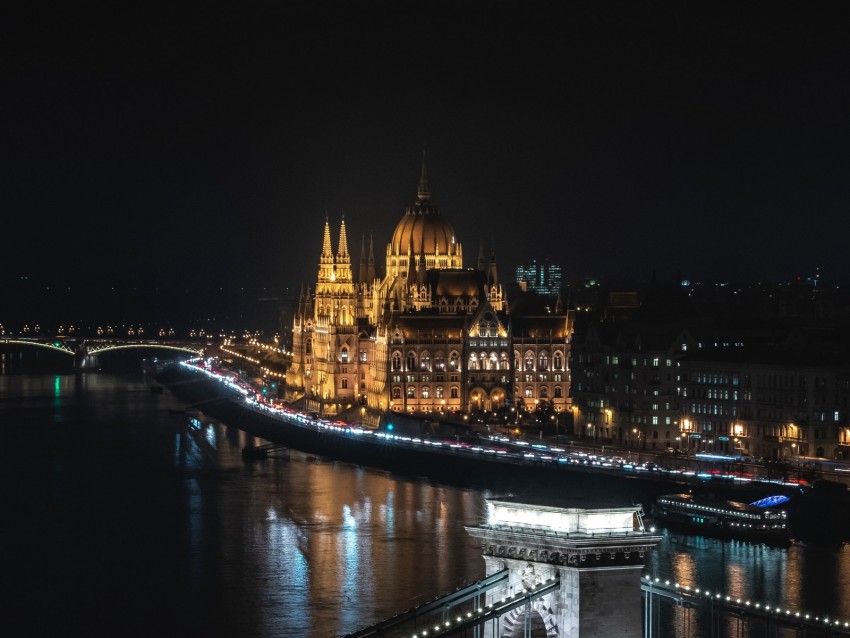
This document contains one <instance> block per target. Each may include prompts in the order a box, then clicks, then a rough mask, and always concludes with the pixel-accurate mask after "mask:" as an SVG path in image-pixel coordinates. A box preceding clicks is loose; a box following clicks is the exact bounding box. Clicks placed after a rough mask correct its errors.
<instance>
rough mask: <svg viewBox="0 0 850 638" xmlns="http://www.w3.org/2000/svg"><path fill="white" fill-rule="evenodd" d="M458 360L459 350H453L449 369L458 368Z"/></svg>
mask: <svg viewBox="0 0 850 638" xmlns="http://www.w3.org/2000/svg"><path fill="white" fill-rule="evenodd" d="M457 360H458V355H457V352H452V353H451V354H450V355H449V370H457Z"/></svg>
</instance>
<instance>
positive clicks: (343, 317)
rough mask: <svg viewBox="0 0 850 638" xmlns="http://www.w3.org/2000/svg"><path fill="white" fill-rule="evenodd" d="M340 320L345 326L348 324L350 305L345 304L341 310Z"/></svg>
mask: <svg viewBox="0 0 850 638" xmlns="http://www.w3.org/2000/svg"><path fill="white" fill-rule="evenodd" d="M339 322H340V324H342V325H343V326H347V325H348V306H343V307H342V308H340V310H339Z"/></svg>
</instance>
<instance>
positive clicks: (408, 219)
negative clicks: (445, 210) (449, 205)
mask: <svg viewBox="0 0 850 638" xmlns="http://www.w3.org/2000/svg"><path fill="white" fill-rule="evenodd" d="M420 204H421V202H417V203H416V205H415V206H413V208H408V209H407V211H406V212H405V214H404V217H402V218H401V221H400V222H399V223H398V226H396V227H395V232H394V233H393V240H392V250H393V252H394V253H395V254H397V255H406V254H407V251H408V249H409V248H410V247H411V244H412V246H413V254H414V255H419V254H422V253H424V254H426V255H436V254H441V255H446V254H448V252H449V246H451V245H452V244H453V243H454V236H455V231H454V228H452V225H451V224H450V223H449V222H448V220H447V219H445V218H444V217H443V216H442V215H440V213H438V212H437V211H436V210H435V209H434V207H433V206H431V205H430V204H429V205H428V206H421V205H420Z"/></svg>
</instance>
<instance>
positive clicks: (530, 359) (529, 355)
mask: <svg viewBox="0 0 850 638" xmlns="http://www.w3.org/2000/svg"><path fill="white" fill-rule="evenodd" d="M525 369H526V370H534V353H533V352H532V351H531V350H529V351H528V352H526V353H525Z"/></svg>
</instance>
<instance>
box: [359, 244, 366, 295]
mask: <svg viewBox="0 0 850 638" xmlns="http://www.w3.org/2000/svg"><path fill="white" fill-rule="evenodd" d="M357 280H358V282H359V283H361V284H363V283H366V235H361V236H360V272H359V275H358V277H357Z"/></svg>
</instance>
